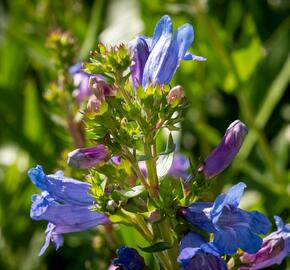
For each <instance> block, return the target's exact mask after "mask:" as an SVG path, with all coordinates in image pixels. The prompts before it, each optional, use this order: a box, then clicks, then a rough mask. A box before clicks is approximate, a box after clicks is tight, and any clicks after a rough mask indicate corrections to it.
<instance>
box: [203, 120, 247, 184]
mask: <svg viewBox="0 0 290 270" xmlns="http://www.w3.org/2000/svg"><path fill="white" fill-rule="evenodd" d="M247 133H248V129H247V127H246V125H245V124H244V123H242V122H241V121H240V120H236V121H234V122H233V123H231V124H230V126H229V127H228V128H227V130H226V133H225V135H224V137H223V139H222V141H221V143H220V144H219V145H218V146H217V147H216V148H215V149H214V150H213V151H212V152H211V153H210V155H209V156H208V157H207V159H206V160H205V161H204V162H203V164H202V165H201V166H200V167H199V169H198V171H199V172H203V173H204V175H205V178H206V179H210V178H213V177H214V176H216V175H217V174H219V173H220V172H222V171H223V170H224V169H226V168H227V167H228V166H229V165H230V163H231V162H232V160H233V159H234V157H235V156H236V155H237V153H238V152H239V150H240V148H241V146H242V144H243V142H244V139H245V137H246V135H247Z"/></svg>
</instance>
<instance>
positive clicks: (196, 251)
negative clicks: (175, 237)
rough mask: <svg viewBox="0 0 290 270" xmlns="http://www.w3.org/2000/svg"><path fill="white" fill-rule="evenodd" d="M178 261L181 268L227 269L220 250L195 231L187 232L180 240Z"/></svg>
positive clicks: (183, 269) (191, 269) (199, 269)
mask: <svg viewBox="0 0 290 270" xmlns="http://www.w3.org/2000/svg"><path fill="white" fill-rule="evenodd" d="M179 250H180V253H179V256H178V258H177V261H178V262H179V263H180V264H181V265H182V268H181V270H208V269H211V270H226V269H228V268H227V265H226V263H225V262H224V261H223V260H222V259H221V258H220V252H219V250H218V249H217V248H216V247H215V246H214V245H213V244H212V243H208V242H207V241H206V240H205V239H204V238H203V237H201V236H200V235H199V234H197V233H194V232H189V233H187V234H186V235H185V236H184V237H183V238H182V240H181V242H180V247H179Z"/></svg>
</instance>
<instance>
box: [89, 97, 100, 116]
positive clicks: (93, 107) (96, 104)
mask: <svg viewBox="0 0 290 270" xmlns="http://www.w3.org/2000/svg"><path fill="white" fill-rule="evenodd" d="M101 105H102V101H100V100H99V99H98V98H97V97H96V96H95V95H90V97H89V100H88V104H87V109H88V111H89V112H92V113H94V112H99V111H100V107H101Z"/></svg>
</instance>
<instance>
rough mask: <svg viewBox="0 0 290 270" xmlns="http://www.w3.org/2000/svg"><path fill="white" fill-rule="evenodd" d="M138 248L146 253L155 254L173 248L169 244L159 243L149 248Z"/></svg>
mask: <svg viewBox="0 0 290 270" xmlns="http://www.w3.org/2000/svg"><path fill="white" fill-rule="evenodd" d="M138 248H140V249H141V250H142V251H144V252H148V253H153V252H160V251H163V250H166V249H170V248H172V246H171V245H170V244H169V243H168V242H158V243H156V244H153V245H151V246H148V247H140V246H138Z"/></svg>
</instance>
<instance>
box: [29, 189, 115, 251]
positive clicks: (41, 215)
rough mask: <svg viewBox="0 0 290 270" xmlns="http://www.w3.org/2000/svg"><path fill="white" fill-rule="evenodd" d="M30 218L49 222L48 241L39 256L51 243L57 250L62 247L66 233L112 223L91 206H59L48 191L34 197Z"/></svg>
mask: <svg viewBox="0 0 290 270" xmlns="http://www.w3.org/2000/svg"><path fill="white" fill-rule="evenodd" d="M30 217H31V218H32V219H34V220H47V221H48V222H49V224H48V226H47V229H46V231H45V233H46V241H45V244H44V246H43V247H42V249H41V251H40V253H39V255H42V254H43V253H44V251H45V250H46V248H47V247H48V245H49V243H50V241H51V242H54V243H55V245H56V249H58V248H59V247H60V246H62V244H63V237H62V234H64V233H71V232H79V231H83V230H87V229H89V228H93V227H95V226H97V225H100V224H106V223H109V222H110V221H109V220H108V218H107V217H106V216H105V215H103V214H100V213H97V212H94V211H91V209H90V206H78V205H72V204H59V203H58V202H56V201H55V200H54V198H53V197H51V196H50V194H49V193H48V192H46V191H44V192H42V194H41V195H33V196H32V206H31V209H30Z"/></svg>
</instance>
